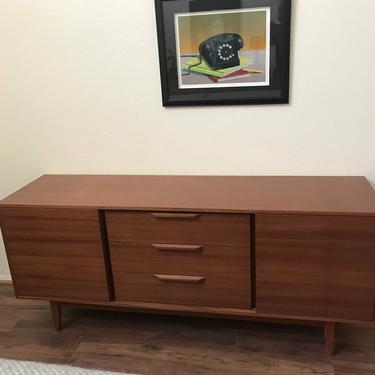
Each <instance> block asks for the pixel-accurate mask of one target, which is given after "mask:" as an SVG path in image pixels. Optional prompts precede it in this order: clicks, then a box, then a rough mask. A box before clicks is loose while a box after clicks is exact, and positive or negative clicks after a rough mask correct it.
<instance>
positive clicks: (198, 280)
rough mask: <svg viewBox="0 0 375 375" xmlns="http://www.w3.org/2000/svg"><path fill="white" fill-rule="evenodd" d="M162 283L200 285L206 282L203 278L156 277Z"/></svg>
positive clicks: (157, 275)
mask: <svg viewBox="0 0 375 375" xmlns="http://www.w3.org/2000/svg"><path fill="white" fill-rule="evenodd" d="M154 276H155V277H156V278H157V279H158V280H160V281H168V282H175V283H179V282H182V283H192V284H199V283H201V282H203V281H204V280H206V278H205V277H203V276H180V275H159V274H155V275H154Z"/></svg>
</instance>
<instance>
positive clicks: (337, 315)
mask: <svg viewBox="0 0 375 375" xmlns="http://www.w3.org/2000/svg"><path fill="white" fill-rule="evenodd" d="M0 225H1V230H2V234H3V239H4V243H5V248H6V252H7V256H8V261H9V266H10V270H11V274H12V279H13V285H14V290H15V294H16V296H17V297H18V298H37V299H44V300H49V301H50V305H51V310H52V315H53V319H54V325H55V328H56V329H57V330H58V329H60V328H61V308H62V306H64V305H70V306H76V307H80V308H82V307H85V308H98V309H100V308H102V309H120V310H121V309H123V310H133V311H140V312H154V313H155V312H160V313H167V314H187V315H202V316H212V317H226V318H235V319H252V318H256V319H259V318H262V319H263V318H267V319H278V320H280V319H286V320H287V321H288V322H290V320H302V321H306V322H307V321H309V322H311V321H314V322H320V323H321V324H322V326H324V332H325V338H326V343H327V348H328V351H329V353H331V354H332V353H333V350H334V332H335V323H338V322H343V323H345V322H360V323H366V324H374V303H375V192H374V190H373V188H372V187H371V185H370V184H369V182H368V181H367V180H366V178H364V177H214V176H212V177H203V176H199V177H198V176H195V177H189V176H94V175H86V176H85V175H45V176H42V177H41V178H39V179H37V180H36V181H34V182H32V183H31V184H29V185H27V186H26V187H24V188H22V189H21V190H19V191H17V192H16V193H14V194H12V195H10V196H9V197H7V198H5V199H4V200H3V201H1V202H0Z"/></svg>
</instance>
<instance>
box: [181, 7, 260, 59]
mask: <svg viewBox="0 0 375 375" xmlns="http://www.w3.org/2000/svg"><path fill="white" fill-rule="evenodd" d="M266 19H267V18H266V11H258V12H241V13H225V14H210V15H199V16H180V17H178V23H179V41H180V53H181V55H185V54H195V53H197V52H198V49H199V45H200V44H201V43H202V42H203V41H205V40H206V39H208V38H209V37H211V36H214V35H217V34H222V33H237V34H239V35H241V36H242V38H243V40H244V47H243V49H242V50H243V51H254V50H264V49H265V48H266Z"/></svg>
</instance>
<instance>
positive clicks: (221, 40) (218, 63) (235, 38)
mask: <svg viewBox="0 0 375 375" xmlns="http://www.w3.org/2000/svg"><path fill="white" fill-rule="evenodd" d="M243 46H244V42H243V39H242V37H241V36H240V35H238V34H234V33H225V34H219V35H215V36H212V37H211V38H208V39H207V40H205V41H204V42H203V43H201V44H200V46H199V53H200V55H201V57H202V58H203V59H204V60H205V61H206V62H207V64H208V65H209V66H210V67H211V68H213V69H215V70H217V69H226V68H231V67H233V66H238V65H240V59H239V57H238V51H239V50H240V49H241V48H242V47H243Z"/></svg>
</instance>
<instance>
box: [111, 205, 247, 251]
mask: <svg viewBox="0 0 375 375" xmlns="http://www.w3.org/2000/svg"><path fill="white" fill-rule="evenodd" d="M106 221H107V230H108V239H109V242H110V243H113V242H141V243H176V244H185V243H187V244H205V245H207V244H211V245H233V246H249V245H250V217H249V215H241V214H210V213H204V214H195V213H159V212H116V211H110V212H107V213H106Z"/></svg>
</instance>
